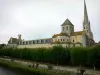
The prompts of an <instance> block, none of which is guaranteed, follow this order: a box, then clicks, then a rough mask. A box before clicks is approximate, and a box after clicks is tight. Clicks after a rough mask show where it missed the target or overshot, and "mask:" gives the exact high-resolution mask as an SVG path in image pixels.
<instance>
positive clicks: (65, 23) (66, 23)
mask: <svg viewBox="0 0 100 75" xmlns="http://www.w3.org/2000/svg"><path fill="white" fill-rule="evenodd" d="M64 25H73V24H72V23H71V22H70V20H69V19H66V20H65V22H64V23H63V24H62V25H61V26H64Z"/></svg>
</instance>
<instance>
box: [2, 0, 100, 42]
mask: <svg viewBox="0 0 100 75" xmlns="http://www.w3.org/2000/svg"><path fill="white" fill-rule="evenodd" d="M86 5H87V12H88V17H89V20H90V24H91V30H92V32H93V35H94V40H95V41H96V42H98V41H100V31H99V30H100V7H99V5H100V0H86ZM67 18H68V19H69V20H70V21H71V22H72V23H73V24H74V28H75V31H81V30H82V29H83V19H84V0H0V43H7V41H8V40H9V38H10V37H15V38H17V37H18V34H21V35H22V39H24V40H34V39H42V38H51V37H52V35H53V34H57V33H60V32H61V24H62V23H63V22H64V21H65V20H66V19H67Z"/></svg>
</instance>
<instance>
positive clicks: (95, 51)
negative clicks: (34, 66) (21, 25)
mask: <svg viewBox="0 0 100 75" xmlns="http://www.w3.org/2000/svg"><path fill="white" fill-rule="evenodd" d="M0 56H9V57H12V58H18V59H25V60H31V61H37V62H45V63H51V64H57V63H58V64H59V65H73V66H79V65H84V66H90V67H92V66H93V65H95V66H96V67H98V68H100V45H96V46H94V47H86V48H83V47H76V48H63V47H61V46H58V47H53V48H49V49H47V48H34V49H28V48H24V49H17V48H7V49H3V48H2V49H0Z"/></svg>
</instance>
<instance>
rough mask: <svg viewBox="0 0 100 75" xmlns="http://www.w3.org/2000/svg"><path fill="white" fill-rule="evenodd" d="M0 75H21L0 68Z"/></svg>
mask: <svg viewBox="0 0 100 75" xmlns="http://www.w3.org/2000/svg"><path fill="white" fill-rule="evenodd" d="M0 75H22V74H21V73H18V72H15V71H12V70H9V69H6V68H3V67H0Z"/></svg>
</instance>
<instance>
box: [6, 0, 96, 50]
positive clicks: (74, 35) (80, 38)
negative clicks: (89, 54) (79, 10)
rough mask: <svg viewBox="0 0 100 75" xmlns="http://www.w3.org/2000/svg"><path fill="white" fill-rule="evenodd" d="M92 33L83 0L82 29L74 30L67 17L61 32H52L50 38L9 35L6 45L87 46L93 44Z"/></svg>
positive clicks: (36, 46)
mask: <svg viewBox="0 0 100 75" xmlns="http://www.w3.org/2000/svg"><path fill="white" fill-rule="evenodd" d="M94 43H95V41H94V39H93V33H92V30H91V26H90V21H89V19H88V13H87V8H86V2H85V0H84V21H83V30H82V31H78V32H75V31H74V25H73V23H71V21H70V20H69V19H66V20H65V21H64V23H62V25H61V33H58V34H54V35H53V36H52V37H51V38H46V39H36V40H22V38H21V35H18V38H13V37H11V38H10V40H9V41H8V46H13V47H14V46H16V47H18V48H41V47H46V48H50V47H53V46H57V45H61V46H63V47H77V46H82V47H87V46H92V45H94Z"/></svg>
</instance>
